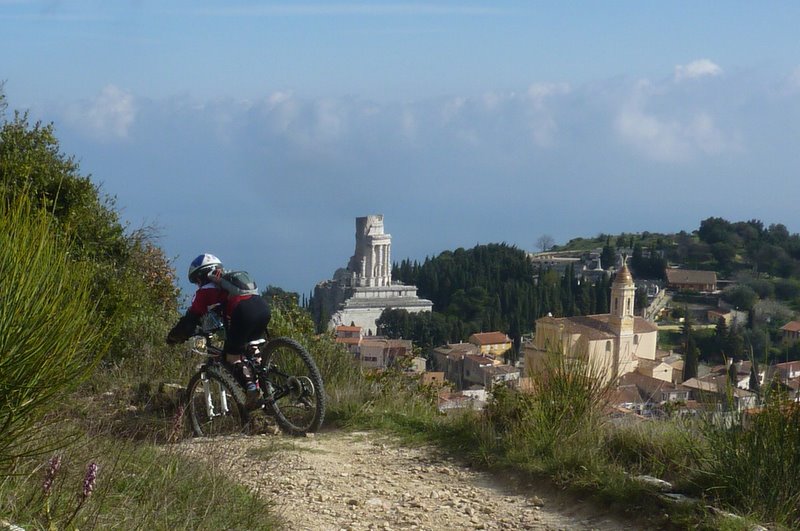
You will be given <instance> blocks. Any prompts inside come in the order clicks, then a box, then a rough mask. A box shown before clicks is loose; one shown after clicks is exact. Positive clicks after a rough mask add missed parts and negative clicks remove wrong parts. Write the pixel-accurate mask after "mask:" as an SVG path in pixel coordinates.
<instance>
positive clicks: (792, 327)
mask: <svg viewBox="0 0 800 531" xmlns="http://www.w3.org/2000/svg"><path fill="white" fill-rule="evenodd" d="M781 338H782V340H783V343H784V344H785V345H792V344H794V343H797V341H798V340H800V321H789V322H788V323H786V324H785V325H783V326H782V327H781Z"/></svg>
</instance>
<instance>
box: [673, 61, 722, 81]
mask: <svg viewBox="0 0 800 531" xmlns="http://www.w3.org/2000/svg"><path fill="white" fill-rule="evenodd" d="M720 74H722V68H720V67H719V65H717V64H714V63H713V62H711V61H710V60H708V59H698V60H696V61H692V62H691V63H689V64H688V65H677V66H676V67H675V81H683V80H684V79H695V78H698V77H706V76H718V75H720Z"/></svg>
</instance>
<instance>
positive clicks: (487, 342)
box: [468, 332, 513, 358]
mask: <svg viewBox="0 0 800 531" xmlns="http://www.w3.org/2000/svg"><path fill="white" fill-rule="evenodd" d="M468 341H469V342H470V343H472V344H473V345H475V346H477V347H478V351H479V352H480V354H481V355H482V356H489V357H498V358H499V357H500V356H502V355H503V354H505V353H506V352H508V351H509V350H511V347H512V346H513V344H512V342H511V339H510V338H509V337H508V336H507V335H506V334H504V333H503V332H481V333H477V334H472V335H471V336H469V339H468Z"/></svg>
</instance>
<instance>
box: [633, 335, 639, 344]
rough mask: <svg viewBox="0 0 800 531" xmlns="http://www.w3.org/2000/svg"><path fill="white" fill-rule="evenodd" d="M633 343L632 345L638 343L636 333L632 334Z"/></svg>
mask: <svg viewBox="0 0 800 531" xmlns="http://www.w3.org/2000/svg"><path fill="white" fill-rule="evenodd" d="M633 344H634V345H638V344H639V336H638V335H635V336H633Z"/></svg>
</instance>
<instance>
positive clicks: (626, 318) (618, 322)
mask: <svg viewBox="0 0 800 531" xmlns="http://www.w3.org/2000/svg"><path fill="white" fill-rule="evenodd" d="M635 296H636V285H635V284H634V283H633V277H632V276H631V272H630V271H629V270H628V264H627V263H626V262H625V258H623V264H622V269H620V270H619V272H618V273H617V276H616V278H614V283H613V284H611V315H610V316H609V319H608V322H609V324H610V325H611V327H612V328H613V329H614V331H615V332H616V333H618V334H619V335H620V337H622V336H629V335H633V322H634V317H633V300H634V297H635Z"/></svg>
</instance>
